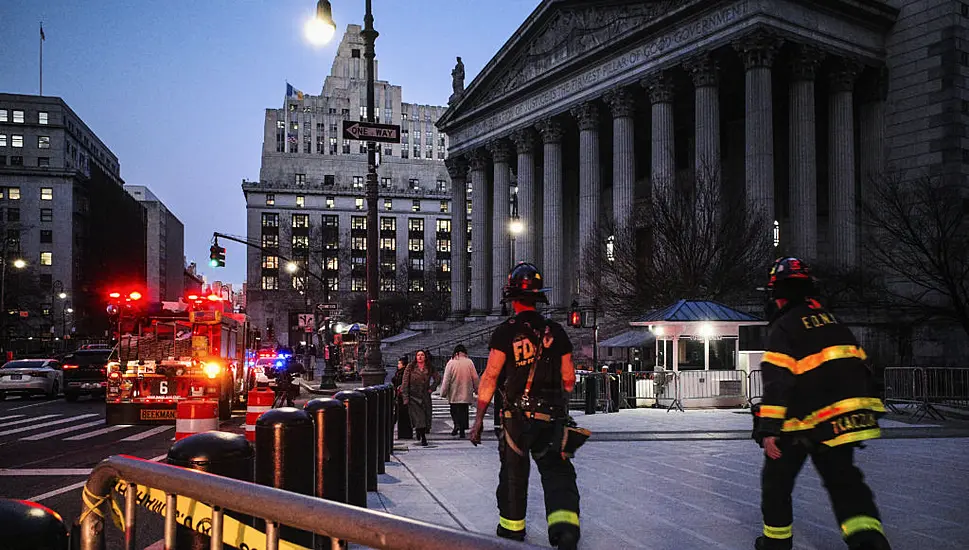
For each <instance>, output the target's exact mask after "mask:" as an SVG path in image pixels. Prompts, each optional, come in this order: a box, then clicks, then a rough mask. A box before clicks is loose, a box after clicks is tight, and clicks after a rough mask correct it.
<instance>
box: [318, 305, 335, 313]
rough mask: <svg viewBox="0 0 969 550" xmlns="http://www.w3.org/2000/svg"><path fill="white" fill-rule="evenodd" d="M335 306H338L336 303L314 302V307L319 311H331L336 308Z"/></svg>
mask: <svg viewBox="0 0 969 550" xmlns="http://www.w3.org/2000/svg"><path fill="white" fill-rule="evenodd" d="M337 307H339V306H337V305H336V304H316V309H318V310H320V311H331V310H335V309H337Z"/></svg>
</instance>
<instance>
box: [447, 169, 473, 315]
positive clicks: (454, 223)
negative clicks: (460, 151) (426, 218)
mask: <svg viewBox="0 0 969 550" xmlns="http://www.w3.org/2000/svg"><path fill="white" fill-rule="evenodd" d="M445 164H446V165H447V171H448V175H449V176H451V318H452V319H458V320H461V319H464V317H465V316H466V315H467V314H468V161H467V160H465V159H464V158H462V157H451V158H448V159H447V161H445Z"/></svg>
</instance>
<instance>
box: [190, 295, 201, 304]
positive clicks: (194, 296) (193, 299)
mask: <svg viewBox="0 0 969 550" xmlns="http://www.w3.org/2000/svg"><path fill="white" fill-rule="evenodd" d="M188 299H189V301H191V302H194V301H195V300H198V299H199V296H198V294H189V295H188Z"/></svg>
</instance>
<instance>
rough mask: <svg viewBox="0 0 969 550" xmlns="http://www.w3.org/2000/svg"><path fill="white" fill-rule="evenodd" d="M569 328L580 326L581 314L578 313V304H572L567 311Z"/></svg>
mask: <svg viewBox="0 0 969 550" xmlns="http://www.w3.org/2000/svg"><path fill="white" fill-rule="evenodd" d="M569 326H570V327H581V326H582V312H581V311H579V302H572V308H571V309H570V310H569Z"/></svg>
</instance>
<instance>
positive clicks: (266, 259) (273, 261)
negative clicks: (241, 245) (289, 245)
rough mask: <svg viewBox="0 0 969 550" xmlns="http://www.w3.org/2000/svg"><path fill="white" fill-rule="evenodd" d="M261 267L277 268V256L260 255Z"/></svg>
mask: <svg viewBox="0 0 969 550" xmlns="http://www.w3.org/2000/svg"><path fill="white" fill-rule="evenodd" d="M262 268H263V269H279V256H263V257H262Z"/></svg>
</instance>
